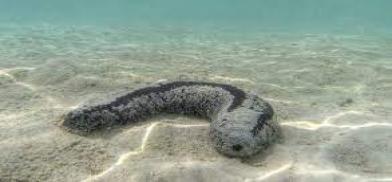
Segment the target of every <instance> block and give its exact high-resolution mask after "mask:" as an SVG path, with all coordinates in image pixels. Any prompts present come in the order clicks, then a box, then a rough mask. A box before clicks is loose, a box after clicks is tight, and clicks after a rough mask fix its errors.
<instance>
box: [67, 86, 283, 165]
mask: <svg viewBox="0 0 392 182" xmlns="http://www.w3.org/2000/svg"><path fill="white" fill-rule="evenodd" d="M159 113H178V114H185V115H194V116H199V117H204V118H207V119H209V120H210V121H211V131H210V135H211V137H212V140H213V141H214V143H215V148H216V149H217V150H218V151H219V152H220V153H222V154H225V155H227V156H231V157H247V156H250V155H253V154H255V153H257V152H259V151H261V150H262V149H265V148H266V147H267V146H268V145H269V144H270V143H272V142H273V141H275V139H276V138H278V137H279V134H280V132H279V131H280V129H279V126H278V124H277V123H276V121H275V120H274V119H273V118H274V111H273V109H272V107H271V106H270V105H269V104H268V103H267V102H265V101H263V100H262V99H261V98H259V97H257V96H256V95H253V94H249V93H245V92H244V91H242V90H240V89H238V88H236V87H233V86H231V85H225V84H217V83H207V82H183V81H177V82H169V83H162V84H159V85H156V86H150V87H145V88H141V89H137V90H135V91H132V92H130V93H127V94H125V95H122V96H119V97H116V98H114V99H112V100H106V101H105V102H102V103H99V104H95V105H88V106H83V107H81V108H78V109H75V110H73V111H71V112H69V113H68V114H67V115H66V116H65V118H64V122H63V126H65V127H67V128H69V130H70V131H71V132H74V133H78V134H82V135H83V134H88V133H90V132H92V131H95V130H99V129H103V128H111V127H114V126H119V125H125V124H128V123H132V122H137V121H141V120H144V119H146V118H148V117H151V116H153V115H156V114H159Z"/></svg>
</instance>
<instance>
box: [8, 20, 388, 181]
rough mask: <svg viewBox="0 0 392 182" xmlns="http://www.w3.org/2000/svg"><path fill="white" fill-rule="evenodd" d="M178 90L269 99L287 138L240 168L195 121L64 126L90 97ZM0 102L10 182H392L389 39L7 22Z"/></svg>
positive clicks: (164, 119)
mask: <svg viewBox="0 0 392 182" xmlns="http://www.w3.org/2000/svg"><path fill="white" fill-rule="evenodd" d="M172 79H192V80H204V81H205V80H208V81H215V82H222V83H230V84H233V85H236V86H238V87H241V88H244V89H246V90H250V91H253V92H255V93H257V94H259V95H260V96H262V97H263V98H265V99H266V100H268V101H269V102H270V103H271V104H272V105H273V107H274V108H275V110H276V113H277V114H278V121H279V123H280V124H281V126H282V128H283V133H284V139H283V140H282V141H281V142H280V143H278V144H276V145H275V146H273V147H272V148H271V149H270V150H268V151H265V152H263V153H261V154H259V155H256V156H253V157H251V158H249V159H244V160H239V159H229V158H227V157H224V156H222V155H220V154H218V153H217V152H216V151H215V150H214V148H213V147H212V145H211V143H210V140H209V137H208V127H209V125H208V123H207V122H206V121H204V120H200V119H196V118H187V117H181V116H160V117H157V118H154V119H152V120H149V121H148V122H144V123H140V124H138V125H137V126H128V127H125V128H122V129H115V130H111V131H105V132H102V133H99V134H94V135H92V136H89V137H81V136H77V135H73V134H70V133H68V132H66V131H64V130H62V129H61V128H60V120H61V116H62V114H64V113H67V112H68V111H69V110H71V109H73V108H75V107H77V106H79V105H80V104H82V103H83V102H86V101H87V100H90V99H96V98H101V97H105V95H107V94H108V93H116V92H122V91H124V90H129V89H132V88H134V87H137V86H140V85H143V84H148V83H153V82H157V81H159V80H172ZM0 98H1V101H0V151H1V152H0V181H13V180H14V181H23V180H26V181H249V182H250V181H392V140H391V138H392V120H391V116H392V35H382V36H381V35H377V36H375V35H345V34H305V33H292V34H283V33H260V32H256V31H255V32H253V33H241V32H234V31H233V32H230V31H222V30H219V29H212V30H211V29H210V30H208V31H206V30H192V29H190V28H184V27H159V28H151V27H149V28H148V27H147V28H143V29H138V28H129V27H128V28H124V27H113V28H105V29H103V28H97V27H57V26H51V25H40V26H24V27H19V26H10V25H7V26H5V25H4V26H0Z"/></svg>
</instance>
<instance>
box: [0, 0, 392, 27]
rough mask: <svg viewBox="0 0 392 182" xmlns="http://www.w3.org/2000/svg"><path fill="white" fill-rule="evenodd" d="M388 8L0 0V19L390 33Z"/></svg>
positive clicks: (350, 0)
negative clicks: (378, 31)
mask: <svg viewBox="0 0 392 182" xmlns="http://www.w3.org/2000/svg"><path fill="white" fill-rule="evenodd" d="M391 7H392V2H391V1H389V0H373V1H370V0H325V1H323V0H295V1H294V0H243V1H239V0H215V1H208V0H199V1H196V0H166V1H159V0H112V1H105V0H68V1H63V0H1V1H0V21H1V22H9V23H56V24H87V25H89V24H104V25H108V24H110V25H113V24H116V25H134V24H165V23H171V24H178V23H181V24H187V25H189V26H197V25H198V24H216V25H229V26H232V27H237V28H244V29H247V28H246V27H243V25H247V27H249V26H251V27H250V28H252V27H259V28H260V27H262V28H270V29H281V30H301V31H303V30H308V31H312V30H319V31H320V30H324V31H335V30H339V31H341V30H345V31H353V32H364V31H373V30H385V31H387V30H389V31H390V30H391V29H392V21H391V18H392V11H390V9H391Z"/></svg>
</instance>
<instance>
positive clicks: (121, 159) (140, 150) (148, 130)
mask: <svg viewBox="0 0 392 182" xmlns="http://www.w3.org/2000/svg"><path fill="white" fill-rule="evenodd" d="M157 125H168V126H171V127H176V128H190V127H206V126H209V125H208V124H195V125H183V124H169V123H161V122H155V123H152V124H151V125H150V126H148V127H147V128H146V132H145V134H144V136H143V139H142V144H141V145H140V147H139V148H137V149H136V150H133V151H130V152H127V153H125V154H122V155H121V156H120V157H119V158H118V159H117V161H116V162H115V163H114V164H113V165H111V166H110V167H109V168H108V169H106V170H104V171H102V172H101V173H99V174H96V175H93V176H89V177H88V178H87V179H84V180H82V181H81V182H88V181H94V180H98V179H99V178H101V177H103V176H105V175H106V174H109V173H110V172H112V171H113V170H114V169H115V168H116V167H118V166H120V165H122V164H123V163H124V161H125V160H127V159H128V158H129V157H131V156H133V155H138V154H140V153H143V152H144V149H145V147H146V145H147V142H148V138H149V136H150V134H151V132H152V131H153V129H154V128H155V127H156V126H157Z"/></svg>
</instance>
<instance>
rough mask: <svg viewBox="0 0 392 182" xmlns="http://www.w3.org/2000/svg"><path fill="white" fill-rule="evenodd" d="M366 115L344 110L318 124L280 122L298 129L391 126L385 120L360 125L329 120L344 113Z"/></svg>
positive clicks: (353, 128) (310, 122)
mask: <svg viewBox="0 0 392 182" xmlns="http://www.w3.org/2000/svg"><path fill="white" fill-rule="evenodd" d="M350 114H351V115H366V114H365V113H363V112H360V111H353V110H352V111H344V112H340V113H337V114H336V115H333V116H328V117H326V118H325V119H324V120H323V121H322V122H321V123H320V124H318V123H315V122H312V121H290V122H282V123H280V124H281V125H283V126H291V127H295V128H300V129H305V130H318V129H320V128H324V127H331V128H347V129H352V130H355V129H360V128H366V127H374V126H386V127H392V123H385V122H368V123H366V124H360V125H336V124H331V123H330V122H331V121H333V120H335V119H338V118H340V117H343V116H346V115H350Z"/></svg>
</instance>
